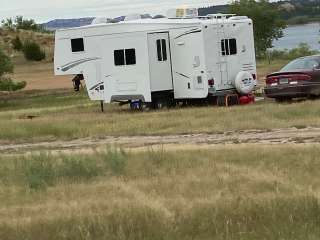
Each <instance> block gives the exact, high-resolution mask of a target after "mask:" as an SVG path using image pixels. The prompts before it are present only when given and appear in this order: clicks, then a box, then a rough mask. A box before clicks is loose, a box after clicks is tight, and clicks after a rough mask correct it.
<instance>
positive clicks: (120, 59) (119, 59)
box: [114, 49, 125, 66]
mask: <svg viewBox="0 0 320 240" xmlns="http://www.w3.org/2000/svg"><path fill="white" fill-rule="evenodd" d="M114 65H116V66H122V65H125V59H124V49H122V50H114Z"/></svg>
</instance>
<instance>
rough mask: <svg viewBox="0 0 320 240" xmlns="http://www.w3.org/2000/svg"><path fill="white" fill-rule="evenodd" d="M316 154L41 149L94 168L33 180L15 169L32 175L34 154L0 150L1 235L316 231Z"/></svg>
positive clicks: (55, 160)
mask: <svg viewBox="0 0 320 240" xmlns="http://www.w3.org/2000/svg"><path fill="white" fill-rule="evenodd" d="M319 154H320V150H319V146H318V145H299V146H298V145H282V146H252V145H245V146H244V145H243V146H228V147H223V146H216V147H214V148H212V149H209V150H189V151H188V150H185V151H181V150H179V151H165V150H159V151H158V150H157V151H153V150H152V149H150V150H149V151H147V152H139V153H130V152H129V153H126V154H125V155H120V156H124V158H125V160H122V163H123V164H122V167H121V169H122V170H121V171H117V170H115V169H117V167H114V166H116V165H117V164H110V162H119V159H118V160H114V159H115V158H117V157H119V155H117V154H116V155H114V156H111V155H110V153H106V152H95V153H94V154H90V155H81V156H77V155H76V156H67V155H61V156H53V155H42V157H43V159H44V160H45V162H49V163H50V164H51V165H52V170H53V172H59V171H60V172H61V169H63V168H64V167H63V166H64V163H63V160H64V159H69V161H75V162H76V161H77V160H76V159H84V158H85V159H86V163H85V162H83V163H82V164H83V166H88V168H87V169H92V168H91V167H90V166H97V167H98V169H100V170H99V171H97V174H96V175H93V176H91V177H90V178H88V175H87V174H86V173H87V172H88V171H79V170H78V171H76V170H75V171H71V172H70V171H69V172H68V171H62V172H63V173H64V174H60V175H59V176H58V175H57V176H58V177H57V178H56V179H55V181H54V182H50V184H48V185H47V187H46V188H45V189H43V188H41V189H38V190H32V189H34V188H31V189H30V185H28V184H26V183H28V182H26V181H27V180H24V179H26V178H24V177H23V176H25V175H27V173H30V168H31V169H33V167H35V166H36V167H37V169H38V171H37V172H34V174H35V176H38V177H39V172H42V171H43V169H46V168H45V167H44V168H42V167H41V166H40V167H39V164H37V163H39V161H40V158H41V157H39V156H36V155H31V156H28V157H24V158H23V159H21V158H19V157H13V156H11V157H10V156H8V157H1V160H0V161H1V165H0V169H1V171H2V173H3V172H4V171H5V172H6V174H1V175H0V182H1V183H2V185H1V187H0V199H1V207H0V238H1V239H318V238H319V236H320V231H319V230H320V229H319V221H320V218H319V216H320V205H319V190H320V188H319V186H320V185H319V183H320V182H319V178H318V172H317V169H318V167H319V166H320V162H319V160H318V156H319ZM72 159H73V160H72ZM106 159H107V160H106ZM112 159H113V160H112ZM120 159H121V158H120ZM122 159H123V158H122ZM25 161H28V162H29V165H26V164H25ZM103 163H108V164H107V165H104V164H103ZM112 166H113V167H112ZM78 169H81V168H78ZM84 169H85V168H84ZM17 173H19V174H17ZM17 175H18V176H17ZM40 175H41V174H40ZM19 176H20V177H19ZM28 176H29V175H28ZM41 179H43V180H44V181H45V183H49V182H46V180H45V179H46V175H41V176H40V180H41Z"/></svg>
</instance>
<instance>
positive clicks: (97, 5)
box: [0, 0, 229, 23]
mask: <svg viewBox="0 0 320 240" xmlns="http://www.w3.org/2000/svg"><path fill="white" fill-rule="evenodd" d="M227 2H229V0H51V1H50V0H47V1H46V0H0V19H4V18H7V17H14V16H16V15H22V16H24V17H25V18H33V19H35V20H36V21H37V22H39V23H41V22H46V21H49V20H53V19H56V18H74V17H91V16H93V17H94V16H101V17H117V16H120V15H125V14H129V13H150V14H157V13H160V14H164V13H165V12H166V11H167V9H169V8H173V7H177V6H183V5H187V6H193V7H201V6H208V5H219V4H224V3H227Z"/></svg>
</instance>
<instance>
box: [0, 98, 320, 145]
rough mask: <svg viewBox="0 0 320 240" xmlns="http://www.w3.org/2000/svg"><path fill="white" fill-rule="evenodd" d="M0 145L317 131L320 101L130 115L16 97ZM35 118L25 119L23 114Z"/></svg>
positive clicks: (79, 102)
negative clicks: (235, 132)
mask: <svg viewBox="0 0 320 240" xmlns="http://www.w3.org/2000/svg"><path fill="white" fill-rule="evenodd" d="M0 109H1V112H0V141H2V142H6V141H7V142H8V141H11V142H31V141H40V140H59V139H65V140H68V139H76V138H84V137H103V136H105V135H114V136H123V135H125V136H127V135H167V134H184V133H220V132H225V131H230V130H247V129H274V128H288V127H299V128H304V127H308V126H312V127H320V118H319V110H320V105H319V101H305V102H295V103H292V104H276V103H274V102H268V101H267V102H261V103H257V104H254V105H248V106H237V107H232V108H218V107H213V106H209V107H190V108H176V109H171V110H162V111H151V112H132V111H130V110H128V108H127V107H122V108H121V107H119V106H118V105H107V106H106V112H105V113H101V112H100V108H99V104H98V103H96V102H91V101H89V100H88V99H87V96H85V95H77V94H75V95H66V94H63V95H59V94H58V95H57V94H54V95H46V96H38V97H37V96H34V95H33V96H32V97H30V98H28V96H23V95H22V96H20V97H17V98H16V99H12V100H9V101H8V102H7V103H2V105H1V104H0ZM28 115H34V116H37V117H36V118H34V119H32V120H29V119H26V117H25V116H28Z"/></svg>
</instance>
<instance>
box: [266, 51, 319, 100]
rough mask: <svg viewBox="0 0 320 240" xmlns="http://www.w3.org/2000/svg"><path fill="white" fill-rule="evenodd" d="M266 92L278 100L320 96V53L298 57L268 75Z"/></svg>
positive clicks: (268, 95)
mask: <svg viewBox="0 0 320 240" xmlns="http://www.w3.org/2000/svg"><path fill="white" fill-rule="evenodd" d="M265 94H266V96H267V97H269V98H275V99H276V100H277V101H287V100H291V99H292V98H300V97H310V98H313V97H316V96H320V55H315V56H308V57H303V58H298V59H296V60H294V61H292V62H290V63H289V64H288V65H286V66H285V67H284V68H282V69H281V70H280V71H279V72H276V73H272V74H270V75H268V76H267V79H266V87H265Z"/></svg>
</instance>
